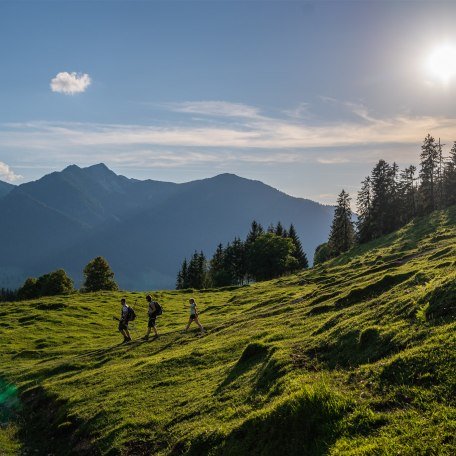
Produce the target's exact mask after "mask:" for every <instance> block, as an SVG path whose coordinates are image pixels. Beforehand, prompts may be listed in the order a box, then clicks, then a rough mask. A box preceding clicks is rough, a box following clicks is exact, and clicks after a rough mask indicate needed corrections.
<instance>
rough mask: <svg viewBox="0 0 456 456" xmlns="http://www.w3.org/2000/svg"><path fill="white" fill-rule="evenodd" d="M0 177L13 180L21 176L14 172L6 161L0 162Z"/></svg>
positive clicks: (9, 180) (8, 180)
mask: <svg viewBox="0 0 456 456" xmlns="http://www.w3.org/2000/svg"><path fill="white" fill-rule="evenodd" d="M0 178H1V179H2V180H5V181H7V182H15V181H17V180H19V179H22V176H20V175H19V174H15V173H14V171H13V170H12V169H11V168H10V167H9V166H8V165H7V164H6V163H3V162H0Z"/></svg>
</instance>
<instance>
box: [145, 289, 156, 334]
mask: <svg viewBox="0 0 456 456" xmlns="http://www.w3.org/2000/svg"><path fill="white" fill-rule="evenodd" d="M146 300H147V302H148V304H149V307H148V309H147V314H148V315H149V323H148V324H147V333H146V335H145V336H144V337H143V340H148V339H149V335H150V330H151V329H153V330H154V333H155V338H157V337H158V333H157V327H156V319H157V316H158V303H157V302H155V301H152V296H151V295H147V296H146Z"/></svg>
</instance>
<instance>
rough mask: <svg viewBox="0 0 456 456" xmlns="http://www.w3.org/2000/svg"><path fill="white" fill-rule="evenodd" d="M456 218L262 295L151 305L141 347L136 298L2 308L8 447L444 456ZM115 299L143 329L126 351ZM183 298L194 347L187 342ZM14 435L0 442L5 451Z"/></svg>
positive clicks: (173, 296) (429, 221)
mask: <svg viewBox="0 0 456 456" xmlns="http://www.w3.org/2000/svg"><path fill="white" fill-rule="evenodd" d="M455 219H456V211H455V210H454V209H452V210H449V211H445V212H436V213H435V214H433V215H432V216H431V217H429V218H423V219H419V220H417V221H415V222H414V223H412V224H410V225H408V226H407V227H405V228H403V229H401V230H400V231H398V232H397V233H394V234H391V235H389V236H386V237H384V238H382V239H379V240H377V241H374V242H373V243H371V244H369V245H364V246H360V247H358V248H356V249H354V250H353V251H352V252H350V253H349V254H347V255H344V256H343V257H341V258H338V259H336V260H334V261H332V262H329V263H326V264H323V265H320V266H318V267H316V268H314V269H312V270H309V271H305V272H302V273H300V274H297V275H293V276H289V277H283V278H280V279H277V280H274V281H270V282H264V283H258V284H252V285H250V286H246V287H241V288H238V289H233V288H229V289H224V290H223V289H222V290H209V291H202V292H196V291H195V292H189V291H183V292H176V291H162V292H158V293H153V295H154V298H156V299H157V300H159V301H160V302H161V303H162V304H163V308H164V314H163V316H162V317H160V318H159V324H158V330H159V333H160V338H159V339H158V340H153V341H148V342H141V341H140V340H139V339H140V337H141V336H142V335H143V334H144V333H145V330H146V325H147V305H146V301H145V294H142V293H132V292H106V293H95V294H74V295H69V296H60V297H53V298H42V299H38V300H34V301H28V302H21V303H10V304H5V305H3V306H2V308H1V309H0V316H1V317H2V325H1V326H0V343H1V346H2V350H1V352H0V366H1V375H2V376H3V379H4V380H5V381H6V382H7V384H8V385H14V386H15V387H17V388H19V390H20V392H21V395H22V406H23V409H24V411H23V413H22V414H21V416H23V417H26V418H25V422H24V421H21V420H19V421H18V425H19V433H18V435H17V436H16V441H19V440H21V441H22V443H23V445H25V446H26V447H29V448H30V447H32V448H34V449H35V448H37V449H38V450H39V452H41V453H43V454H45V453H46V452H55V453H56V454H67V453H68V452H69V451H70V450H71V451H76V452H77V454H84V451H88V452H92V453H91V454H96V452H99V453H102V454H120V453H123V454H132V455H133V454H134V455H136V454H160V455H165V454H173V455H174V454H194V455H201V454H236V455H239V454H258V455H267V454H271V455H272V454H281V453H280V452H282V454H296V455H298V454H299V455H302V454H315V455H317V454H338V455H342V454H344V455H345V454H353V455H355V454H356V455H358V454H359V455H361V454H410V455H412V454H439V455H440V454H442V455H446V454H448V455H450V454H453V451H452V450H453V449H454V446H455V444H456V442H455V439H454V435H455V434H456V429H455V408H454V406H455V403H454V397H455V394H454V392H455V390H456V374H455V372H456V343H455V342H456V336H455V334H456V331H455V329H456V323H455V318H454V317H455V315H456V314H455V302H456V291H455V287H454V283H455V282H456V273H455V264H456V243H455V239H456V226H455ZM122 296H126V298H127V302H129V303H130V304H132V305H134V307H135V310H136V313H137V315H138V317H137V320H136V321H135V323H134V328H132V331H131V332H132V336H133V338H134V341H133V342H132V343H130V344H127V345H120V342H121V337H120V335H119V333H118V332H117V330H116V322H115V321H113V320H112V316H113V315H117V314H118V313H119V300H120V298H121V297H122ZM191 296H193V297H194V298H195V299H196V301H197V303H198V307H199V308H200V310H201V321H202V323H203V324H204V326H205V327H206V328H207V329H208V334H207V335H205V336H203V337H199V333H198V331H197V328H196V326H195V327H193V329H192V330H191V331H190V332H189V333H183V332H182V330H183V329H184V327H185V324H186V322H187V318H188V308H187V301H188V298H189V297H191ZM135 301H137V303H136V304H134V303H135ZM24 428H27V435H25V433H24ZM11 429H12V428H6V430H5V429H3V430H2V431H1V433H0V439H2V438H3V439H9V442H10V443H9V445H10V446H11V448H14V445H15V443H14V438H13V434H14V432H13V431H14V429H13V430H11ZM21 429H22V430H21ZM0 442H1V440H0Z"/></svg>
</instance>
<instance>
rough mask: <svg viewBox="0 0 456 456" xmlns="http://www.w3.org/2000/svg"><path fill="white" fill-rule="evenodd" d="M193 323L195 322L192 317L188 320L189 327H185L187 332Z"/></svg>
mask: <svg viewBox="0 0 456 456" xmlns="http://www.w3.org/2000/svg"><path fill="white" fill-rule="evenodd" d="M192 321H193V318H192V317H190V318H189V319H188V323H187V326H186V327H185V331H188V328H190V325H191V324H192Z"/></svg>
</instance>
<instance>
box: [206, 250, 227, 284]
mask: <svg viewBox="0 0 456 456" xmlns="http://www.w3.org/2000/svg"><path fill="white" fill-rule="evenodd" d="M208 274H209V280H210V283H211V286H213V287H225V286H227V285H231V284H232V277H231V274H230V271H228V270H227V269H226V258H225V249H224V248H223V245H222V244H221V243H220V244H219V245H218V246H217V250H216V251H215V252H214V255H213V256H212V258H211V260H210V262H209V273H208Z"/></svg>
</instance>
